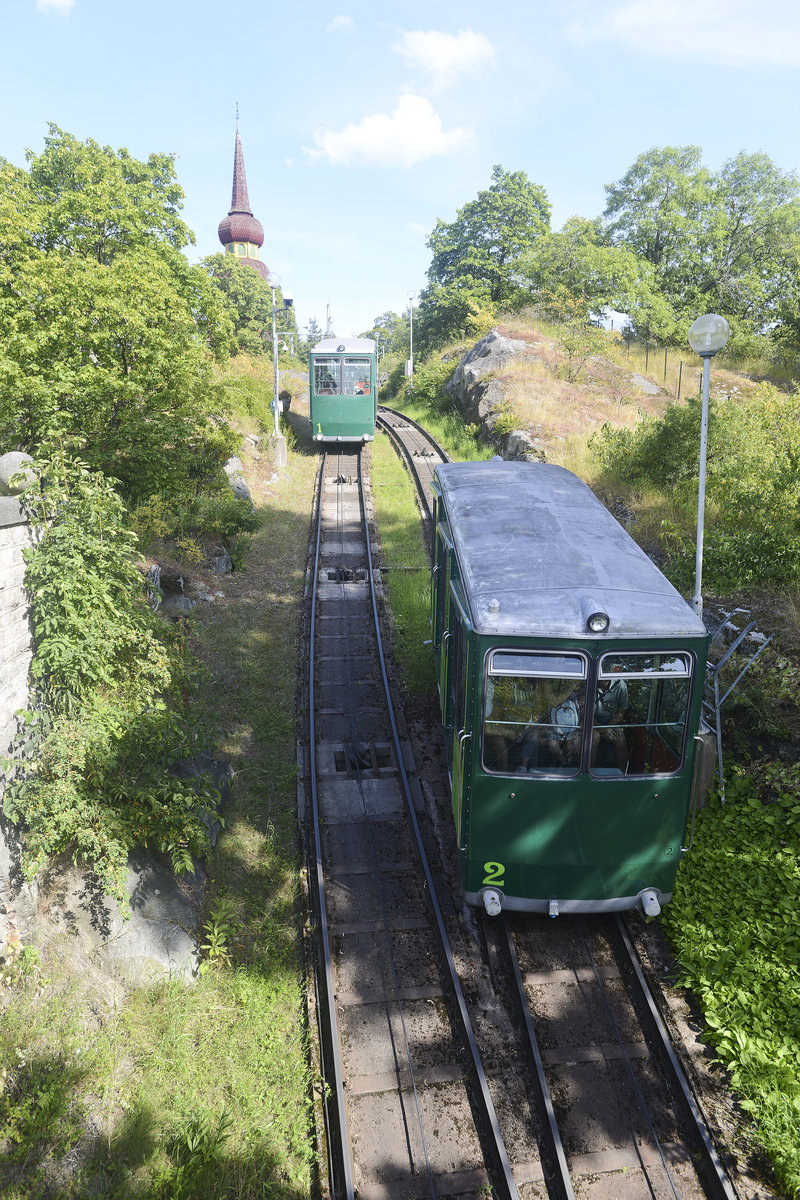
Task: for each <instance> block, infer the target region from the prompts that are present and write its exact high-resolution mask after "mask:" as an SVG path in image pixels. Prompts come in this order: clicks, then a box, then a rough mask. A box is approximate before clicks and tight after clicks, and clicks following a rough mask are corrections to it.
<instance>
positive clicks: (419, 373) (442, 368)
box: [407, 358, 455, 410]
mask: <svg viewBox="0 0 800 1200" xmlns="http://www.w3.org/2000/svg"><path fill="white" fill-rule="evenodd" d="M454 370H455V367H454V366H453V364H452V363H451V362H443V361H442V360H441V359H438V358H435V359H431V360H430V361H429V362H426V363H425V364H424V365H423V366H421V367H417V368H416V370H415V371H414V379H413V382H412V384H411V386H410V387H409V388H408V390H407V398H408V400H409V401H411V402H412V403H415V404H424V405H426V406H427V407H428V408H435V409H439V410H443V409H448V408H452V406H453V404H454V403H455V401H454V400H453V397H452V396H450V395H448V393H447V392H446V391H445V390H444V385H445V384H446V383H447V381H448V379H449V378H450V376H451V375H452V374H453V371H454Z"/></svg>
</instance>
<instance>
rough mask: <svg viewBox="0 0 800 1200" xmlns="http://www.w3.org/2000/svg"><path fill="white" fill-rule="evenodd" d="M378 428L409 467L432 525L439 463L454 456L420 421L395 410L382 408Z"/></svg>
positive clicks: (419, 497) (426, 519) (377, 422)
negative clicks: (450, 454) (432, 486)
mask: <svg viewBox="0 0 800 1200" xmlns="http://www.w3.org/2000/svg"><path fill="white" fill-rule="evenodd" d="M375 423H376V425H377V426H378V428H380V429H382V430H383V432H384V433H386V434H387V435H388V436H389V438H390V440H391V442H392V445H393V446H394V448H395V449H396V450H397V453H398V454H399V455H400V457H401V458H402V459H403V461H404V462H405V463H406V464H407V466H408V468H409V470H410V472H411V478H412V479H413V481H414V487H415V489H416V492H417V497H418V499H419V503H420V508H421V509H422V515H423V519H424V520H425V521H427V522H428V523H430V521H431V519H432V516H433V514H432V511H431V491H430V484H431V480H432V479H433V473H434V471H435V470H436V468H437V467H438V465H439V463H443V462H449V461H450V456H449V455H448V453H447V451H446V450H445V449H444V447H442V446H440V445H439V443H438V442H437V441H436V439H435V438H434V437H432V436H431V434H430V433H428V431H427V429H425V428H424V427H423V426H422V425H420V424H419V423H418V422H417V421H413V420H412V419H411V417H407V416H406V415H405V413H400V412H397V410H396V409H394V408H387V407H386V405H385V404H384V405H381V406H380V407H379V408H378V417H377V420H376V422H375Z"/></svg>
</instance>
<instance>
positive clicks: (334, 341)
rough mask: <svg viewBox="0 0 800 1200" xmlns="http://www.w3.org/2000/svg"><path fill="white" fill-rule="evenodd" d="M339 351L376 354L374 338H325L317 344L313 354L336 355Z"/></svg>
mask: <svg viewBox="0 0 800 1200" xmlns="http://www.w3.org/2000/svg"><path fill="white" fill-rule="evenodd" d="M339 347H341V350H339ZM337 351H339V353H344V354H374V353H375V343H374V342H373V340H372V338H355V337H341V338H323V339H322V341H321V342H317V344H316V346H315V347H314V350H313V353H314V354H335V353H336V352H337Z"/></svg>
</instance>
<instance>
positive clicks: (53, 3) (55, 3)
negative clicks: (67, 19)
mask: <svg viewBox="0 0 800 1200" xmlns="http://www.w3.org/2000/svg"><path fill="white" fill-rule="evenodd" d="M36 7H37V8H38V9H39V12H57V13H61V14H62V15H63V16H66V15H67V13H69V12H70V11H71V10H72V9H73V8H74V7H75V0H36Z"/></svg>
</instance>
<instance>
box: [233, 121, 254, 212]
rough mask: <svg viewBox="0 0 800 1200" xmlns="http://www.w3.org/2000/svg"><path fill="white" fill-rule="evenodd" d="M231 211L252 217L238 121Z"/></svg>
mask: <svg viewBox="0 0 800 1200" xmlns="http://www.w3.org/2000/svg"><path fill="white" fill-rule="evenodd" d="M230 211H231V213H235V212H237V213H249V214H250V216H251V217H252V215H253V210H252V209H251V207H250V199H249V197H248V195H247V175H246V174H245V170H244V154H243V153H242V139H241V138H240V137H239V122H238V120H237V122H236V149H235V151H234V154H233V190H232V191H231V208H230Z"/></svg>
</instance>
